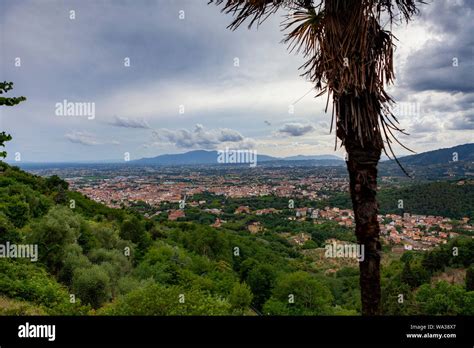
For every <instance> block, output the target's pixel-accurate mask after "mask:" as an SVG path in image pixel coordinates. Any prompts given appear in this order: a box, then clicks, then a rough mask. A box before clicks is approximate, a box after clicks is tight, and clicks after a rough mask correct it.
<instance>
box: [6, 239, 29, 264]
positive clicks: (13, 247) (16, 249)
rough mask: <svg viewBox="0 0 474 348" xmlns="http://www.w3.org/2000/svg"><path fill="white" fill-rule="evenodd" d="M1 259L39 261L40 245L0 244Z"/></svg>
mask: <svg viewBox="0 0 474 348" xmlns="http://www.w3.org/2000/svg"><path fill="white" fill-rule="evenodd" d="M0 258H25V259H30V260H31V261H32V262H36V261H38V244H13V243H12V244H10V242H6V243H5V244H0Z"/></svg>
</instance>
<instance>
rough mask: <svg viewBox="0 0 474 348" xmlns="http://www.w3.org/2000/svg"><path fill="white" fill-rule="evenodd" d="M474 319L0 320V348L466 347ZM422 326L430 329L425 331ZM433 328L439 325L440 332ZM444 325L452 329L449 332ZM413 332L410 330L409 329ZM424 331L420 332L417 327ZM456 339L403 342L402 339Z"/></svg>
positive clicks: (473, 333) (471, 337)
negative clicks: (51, 329) (180, 347)
mask: <svg viewBox="0 0 474 348" xmlns="http://www.w3.org/2000/svg"><path fill="white" fill-rule="evenodd" d="M473 318H474V317H461V316H459V317H430V316H424V317H421V316H420V317H267V316H263V317H101V316H96V317H94V316H90V317H38V316H32V317H0V346H1V348H8V347H11V346H16V345H21V346H24V345H34V346H38V345H39V344H40V345H44V344H46V345H53V346H54V345H58V344H80V345H82V344H100V345H108V344H113V345H115V346H116V345H119V344H125V345H132V346H136V345H140V344H155V345H158V346H163V345H169V344H186V345H193V346H196V345H200V344H205V345H209V344H219V345H230V344H257V345H266V344H271V345H276V344H284V345H289V346H295V345H302V344H308V345H311V346H312V347H315V346H318V345H321V344H323V345H330V346H334V345H350V346H356V345H378V346H380V345H386V344H389V345H393V344H395V345H399V344H403V345H404V346H406V345H414V346H421V345H426V346H436V345H449V346H467V347H473V343H474V319H473ZM27 322H28V323H29V324H30V325H31V324H35V325H45V324H46V325H55V340H54V341H53V342H49V341H48V339H47V338H20V337H18V333H19V326H20V325H25V324H26V323H27ZM428 325H433V327H432V328H430V327H429V326H428ZM437 325H445V326H444V328H441V327H437ZM448 325H455V326H453V327H451V328H449V326H448ZM415 326H416V327H415ZM423 326H424V327H425V328H424V330H423V331H420V329H419V328H420V327H423ZM427 333H428V334H449V335H452V334H455V335H456V337H455V338H453V337H450V338H447V337H442V338H433V337H425V338H408V337H407V334H422V335H424V334H427Z"/></svg>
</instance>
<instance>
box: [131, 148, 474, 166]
mask: <svg viewBox="0 0 474 348" xmlns="http://www.w3.org/2000/svg"><path fill="white" fill-rule="evenodd" d="M218 155H219V154H218V152H217V151H206V150H195V151H189V152H185V153H180V154H166V155H160V156H156V157H151V158H141V159H138V160H134V161H132V163H133V164H145V165H199V164H217V158H218ZM399 160H400V162H401V163H402V165H407V166H430V165H446V164H449V163H452V162H462V163H466V162H467V163H469V162H472V161H474V143H471V144H464V145H458V146H454V147H450V148H445V149H438V150H433V151H428V152H423V153H420V154H414V155H409V156H404V157H401V158H399ZM290 161H292V162H307V164H310V165H318V164H319V165H344V160H343V159H342V158H341V157H338V156H335V155H314V156H304V155H297V156H290V157H273V156H268V155H260V154H258V155H257V163H261V162H290ZM381 165H382V167H387V166H389V167H390V166H398V165H397V164H396V163H395V162H393V161H389V160H386V161H382V162H381Z"/></svg>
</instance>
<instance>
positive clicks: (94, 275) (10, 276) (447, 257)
mask: <svg viewBox="0 0 474 348" xmlns="http://www.w3.org/2000/svg"><path fill="white" fill-rule="evenodd" d="M0 165H1V167H0V169H1V173H0V244H6V243H10V244H12V243H17V244H36V245H38V248H39V258H38V261H37V262H32V261H31V260H29V259H20V258H0V313H1V314H4V315H358V314H359V313H360V291H359V271H358V267H356V265H351V264H348V265H344V266H341V267H337V268H336V269H334V272H327V267H326V268H325V267H322V266H321V265H322V264H321V263H316V262H314V259H311V258H309V256H307V255H306V254H305V253H304V252H303V251H304V250H305V248H295V247H294V246H293V245H291V244H290V243H288V241H287V239H285V238H282V237H281V236H280V232H284V230H285V231H288V229H289V230H291V229H292V226H293V225H292V224H293V223H294V222H289V225H288V226H284V227H281V226H276V225H275V226H272V225H271V224H272V221H271V218H269V217H261V219H262V220H261V222H262V223H263V224H264V225H265V226H266V227H267V231H266V232H265V233H262V234H258V235H253V234H250V233H249V232H248V231H247V230H246V229H245V225H246V223H247V222H248V221H247V220H246V219H248V218H247V217H242V218H241V220H239V221H236V222H234V223H231V224H228V225H226V226H225V227H223V228H219V229H215V228H212V227H210V226H209V224H208V222H209V221H205V220H203V221H202V222H196V221H194V222H192V221H179V222H171V221H164V220H163V219H160V218H159V217H156V218H153V219H146V218H144V217H143V215H142V214H140V213H138V212H137V211H136V209H130V208H122V209H111V208H108V207H106V206H104V205H101V204H98V203H95V202H93V201H91V200H89V199H88V198H86V197H84V196H83V195H81V194H79V193H77V192H72V191H70V190H68V184H67V183H66V182H65V181H63V180H61V179H60V178H58V177H56V176H52V177H50V178H42V177H37V176H34V175H31V174H28V173H26V172H24V171H22V170H20V169H19V168H16V167H12V166H9V165H7V164H5V163H1V162H0ZM238 203H240V202H234V204H238ZM282 204H283V202H282ZM209 206H212V201H211V200H210V201H209ZM232 209H234V207H229V211H228V212H226V214H230V213H231V211H232ZM188 216H191V217H192V210H190V211H189V214H188ZM265 219H266V220H265ZM299 226H300V227H299V228H302V229H303V230H304V231H306V232H308V233H310V234H311V235H312V237H313V239H312V242H313V243H314V244H313V245H311V246H309V247H311V248H316V247H320V246H322V245H323V243H324V241H325V240H326V239H327V238H339V239H341V240H353V236H352V232H351V230H350V229H346V228H343V227H341V226H337V225H335V224H331V223H330V222H328V223H327V224H322V225H318V226H315V225H312V224H309V223H308V225H305V224H303V225H299ZM315 250H316V249H315ZM387 250H388V249H387ZM453 250H456V253H454V252H453ZM473 252H474V240H473V239H472V238H469V237H465V236H461V237H458V238H456V239H453V240H451V241H450V242H449V243H448V244H446V245H443V246H442V247H440V248H437V249H434V250H433V251H431V252H428V253H415V252H409V253H405V254H404V255H403V256H402V257H401V258H391V259H387V262H385V263H384V267H383V269H382V287H383V310H384V313H385V314H469V315H473V314H474V285H473V284H474V266H473V264H472V262H473V261H474V254H473ZM449 270H461V272H465V273H466V275H465V277H464V278H463V279H462V281H461V282H449V281H448V282H447V281H445V280H443V279H441V280H439V279H440V278H442V277H443V274H444V273H445V272H448V271H449ZM436 277H438V278H436ZM435 279H438V280H439V281H436V282H435V281H434V280H435ZM400 295H402V296H401V297H400Z"/></svg>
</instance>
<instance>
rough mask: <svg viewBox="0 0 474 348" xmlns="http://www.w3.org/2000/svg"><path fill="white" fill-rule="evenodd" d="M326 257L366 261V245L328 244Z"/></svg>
mask: <svg viewBox="0 0 474 348" xmlns="http://www.w3.org/2000/svg"><path fill="white" fill-rule="evenodd" d="M324 249H326V251H325V253H324V256H325V257H329V258H353V259H357V260H358V261H359V262H362V261H364V259H365V256H364V245H363V244H349V243H344V244H343V243H336V242H333V243H331V244H326V246H325V247H324Z"/></svg>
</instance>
